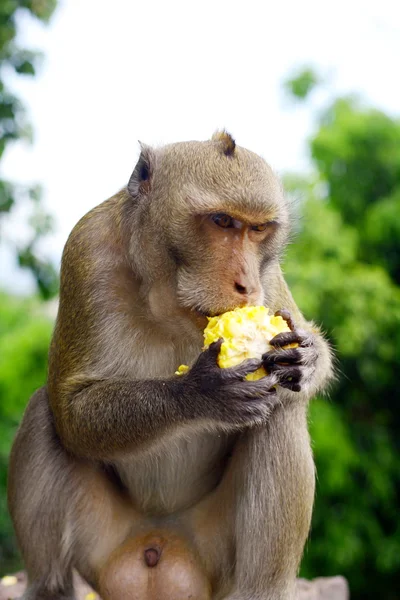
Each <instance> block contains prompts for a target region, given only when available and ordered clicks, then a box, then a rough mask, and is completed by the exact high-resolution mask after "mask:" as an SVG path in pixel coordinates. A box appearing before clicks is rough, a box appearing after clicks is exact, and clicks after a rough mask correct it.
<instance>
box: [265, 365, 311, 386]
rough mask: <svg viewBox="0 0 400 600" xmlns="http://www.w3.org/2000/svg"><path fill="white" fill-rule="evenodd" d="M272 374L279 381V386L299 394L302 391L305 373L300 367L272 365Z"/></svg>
mask: <svg viewBox="0 0 400 600" xmlns="http://www.w3.org/2000/svg"><path fill="white" fill-rule="evenodd" d="M270 369H272V373H274V374H275V375H276V376H277V377H278V380H279V385H280V386H281V387H283V388H286V389H288V390H292V391H293V392H299V391H300V389H301V385H300V382H301V380H302V378H303V372H302V369H301V368H300V367H284V366H282V365H271V367H270Z"/></svg>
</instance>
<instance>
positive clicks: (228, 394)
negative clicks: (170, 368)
mask: <svg viewBox="0 0 400 600" xmlns="http://www.w3.org/2000/svg"><path fill="white" fill-rule="evenodd" d="M220 345H221V342H215V343H214V344H212V345H211V346H210V347H209V349H208V350H207V351H205V352H202V353H201V354H200V356H199V358H198V359H197V361H196V363H195V364H194V366H193V367H192V369H191V370H190V372H189V373H188V374H187V375H185V376H183V377H174V378H172V379H166V380H144V381H130V380H119V381H116V380H107V381H102V382H95V383H91V384H88V385H87V387H85V388H84V389H81V390H80V391H77V390H76V391H75V393H74V392H73V391H71V390H70V391H69V393H67V392H66V390H65V389H64V392H63V394H64V395H63V394H61V398H59V402H58V403H55V405H54V407H53V411H54V414H55V421H56V426H57V429H58V432H59V434H60V437H61V439H62V441H63V443H64V445H65V446H66V447H67V448H68V449H69V450H70V451H71V452H73V453H75V454H77V455H80V456H86V457H90V458H96V459H103V460H107V459H112V458H114V457H116V456H120V455H121V454H123V453H125V452H132V451H135V450H137V449H139V448H141V447H143V446H145V445H148V444H151V443H154V442H156V441H157V440H159V439H160V437H161V436H162V435H163V434H167V433H168V432H171V431H173V429H174V428H175V427H177V426H180V427H182V425H184V424H185V423H190V422H194V421H197V423H198V424H199V426H203V427H205V428H214V429H218V428H219V429H222V430H228V431H231V430H238V429H243V428H245V427H246V426H249V425H253V424H257V423H262V422H265V420H266V419H268V417H269V415H270V413H271V411H272V409H273V408H274V407H275V405H276V403H277V402H279V400H278V399H277V393H276V389H275V387H274V386H276V384H277V383H279V376H277V375H275V374H271V375H270V376H269V377H264V378H263V379H262V380H259V381H255V382H249V381H244V377H245V376H246V374H247V373H249V372H251V371H255V370H256V369H257V368H259V366H260V361H257V360H250V361H245V362H244V363H242V364H241V365H238V366H237V367H232V368H230V369H220V368H219V367H218V365H217V356H218V353H219V349H220Z"/></svg>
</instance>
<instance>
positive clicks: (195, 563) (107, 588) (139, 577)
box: [99, 529, 211, 600]
mask: <svg viewBox="0 0 400 600" xmlns="http://www.w3.org/2000/svg"><path fill="white" fill-rule="evenodd" d="M99 591H100V594H101V597H102V599H103V600H187V599H188V598H192V600H210V599H211V585H210V582H209V579H208V578H207V576H206V574H205V572H204V570H203V568H202V565H201V563H200V560H199V557H198V556H197V555H196V553H195V551H194V550H193V548H191V547H190V546H189V544H188V542H187V541H186V540H185V539H184V538H183V537H182V536H181V535H179V534H176V533H175V532H173V531H172V530H170V529H168V530H167V529H164V530H162V529H155V530H153V531H147V532H146V533H144V534H138V535H137V536H135V537H132V538H130V539H128V540H127V541H126V542H125V543H124V544H122V545H121V546H120V547H119V548H117V549H116V550H115V551H114V552H113V553H112V554H111V556H110V557H109V559H108V561H107V562H106V564H105V565H104V567H103V568H102V570H101V573H100V577H99Z"/></svg>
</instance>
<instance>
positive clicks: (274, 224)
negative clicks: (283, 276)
mask: <svg viewBox="0 0 400 600" xmlns="http://www.w3.org/2000/svg"><path fill="white" fill-rule="evenodd" d="M279 227H280V225H279V222H278V220H277V219H276V218H275V216H274V215H273V214H268V215H265V214H264V215H263V218H262V220H260V219H259V218H257V217H254V216H253V215H251V214H243V213H242V214H239V212H238V211H235V212H234V211H232V210H231V211H230V213H228V212H221V211H218V212H211V213H207V214H203V215H195V216H194V217H193V223H192V227H191V233H190V236H189V238H188V239H187V240H185V241H184V242H183V241H182V244H181V247H180V251H179V250H178V252H175V257H176V259H177V298H178V302H179V304H180V305H181V306H184V307H186V308H188V309H190V310H195V311H197V312H199V313H202V314H205V315H207V316H208V315H215V314H220V313H223V312H226V311H227V310H232V309H233V308H236V307H242V306H250V305H253V306H254V305H261V304H263V302H264V290H263V286H262V282H261V278H262V271H263V269H264V268H265V265H266V264H267V263H268V262H269V261H271V260H273V259H274V258H275V257H276V247H274V241H275V242H276V241H277V233H278V230H279Z"/></svg>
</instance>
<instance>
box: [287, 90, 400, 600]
mask: <svg viewBox="0 0 400 600" xmlns="http://www.w3.org/2000/svg"><path fill="white" fill-rule="evenodd" d="M317 125H318V127H317V131H316V133H315V135H314V136H313V137H312V139H311V140H310V150H311V157H312V161H313V165H314V167H315V169H314V173H313V174H312V175H311V176H309V177H308V178H307V177H306V178H301V177H298V176H288V177H287V186H288V187H289V189H290V190H291V191H292V193H293V194H294V195H295V196H297V197H298V198H300V199H301V200H300V207H299V209H300V212H301V214H302V219H301V226H300V231H299V233H298V236H297V239H296V243H295V244H293V246H292V247H291V248H290V249H289V252H288V256H287V260H286V266H285V270H286V276H287V278H288V280H289V283H290V285H291V288H292V291H293V293H294V296H295V298H296V300H297V301H298V303H299V305H300V306H301V307H302V309H303V311H304V312H305V314H306V316H307V317H308V318H310V319H313V320H315V321H317V322H320V323H322V324H323V326H324V328H325V330H326V331H327V333H328V335H329V337H330V339H331V341H332V344H333V347H334V348H335V352H336V355H337V358H338V381H337V382H336V384H335V385H334V386H333V389H332V391H331V394H330V398H329V399H328V400H327V399H317V400H316V401H314V402H313V403H312V405H311V414H310V424H311V436H312V439H313V444H314V452H315V458H316V464H317V470H318V483H317V495H316V505H315V512H314V519H313V527H312V533H311V537H310V541H309V543H308V545H307V549H306V553H305V558H304V562H303V573H304V575H306V576H312V577H315V576H320V575H332V574H338V573H341V574H343V575H345V576H347V577H348V579H349V581H350V586H351V591H352V598H355V599H358V598H359V599H361V598H362V599H368V598H371V599H372V598H385V599H388V600H390V599H393V600H394V599H395V598H398V591H399V589H400V520H399V516H398V510H399V505H400V406H399V403H398V399H399V388H398V382H397V377H398V373H399V371H400V287H399V285H400V122H399V121H398V120H396V119H393V118H391V117H389V116H388V115H385V114H383V113H382V112H379V111H377V110H372V109H370V108H366V107H364V106H362V105H361V104H360V103H358V102H357V101H355V100H354V99H351V98H341V99H338V100H335V101H334V102H333V103H332V104H331V105H330V106H329V108H328V110H326V111H325V113H324V114H323V116H322V117H321V119H320V121H319V123H317Z"/></svg>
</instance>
